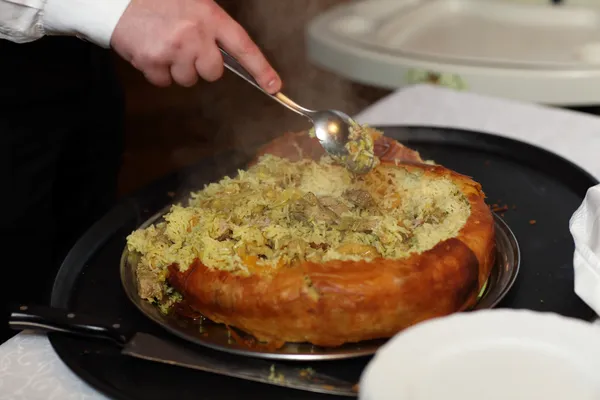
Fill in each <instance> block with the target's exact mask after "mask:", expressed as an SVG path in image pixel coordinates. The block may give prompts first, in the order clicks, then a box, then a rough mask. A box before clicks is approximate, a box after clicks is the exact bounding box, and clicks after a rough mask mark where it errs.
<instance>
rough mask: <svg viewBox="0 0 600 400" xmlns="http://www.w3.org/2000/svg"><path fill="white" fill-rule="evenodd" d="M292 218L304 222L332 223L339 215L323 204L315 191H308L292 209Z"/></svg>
mask: <svg viewBox="0 0 600 400" xmlns="http://www.w3.org/2000/svg"><path fill="white" fill-rule="evenodd" d="M290 213H291V216H292V218H295V219H296V220H298V221H303V222H311V221H316V222H326V223H332V222H335V221H336V220H337V219H338V215H337V214H336V213H335V212H333V211H332V210H330V209H329V208H327V207H325V206H323V205H322V204H321V203H320V202H319V199H318V198H317V196H315V194H314V193H307V194H306V195H305V196H304V197H303V198H301V199H299V200H297V201H296V202H295V203H294V204H293V205H292V207H291V210H290Z"/></svg>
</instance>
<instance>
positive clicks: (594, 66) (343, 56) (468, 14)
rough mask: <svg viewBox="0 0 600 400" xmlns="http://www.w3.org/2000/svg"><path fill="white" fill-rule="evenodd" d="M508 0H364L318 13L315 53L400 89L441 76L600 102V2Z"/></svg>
mask: <svg viewBox="0 0 600 400" xmlns="http://www.w3.org/2000/svg"><path fill="white" fill-rule="evenodd" d="M529 3H530V2H529V1H514V0H513V1H509V0H359V1H352V2H344V3H343V4H342V5H340V6H338V7H334V8H333V9H331V10H328V11H326V12H325V13H323V14H321V15H319V16H318V17H316V18H315V19H314V20H313V21H311V22H310V24H309V26H308V28H307V41H306V42H307V46H308V47H307V48H308V55H309V57H310V58H311V59H312V60H313V61H314V62H316V63H317V64H319V65H321V66H323V67H325V68H328V69H331V70H333V71H335V72H337V73H339V74H340V75H342V76H345V77H347V78H350V79H352V80H356V81H358V82H363V83H367V84H372V85H377V86H383V87H387V88H398V87H402V86H405V85H408V84H413V83H421V82H435V83H437V84H440V85H444V86H449V87H453V88H456V89H467V90H471V91H474V92H480V93H484V94H488V95H493V96H500V97H509V98H516V99H520V100H527V101H537V102H542V103H548V104H559V105H576V104H597V103H598V102H600V91H599V90H597V87H598V86H600V8H599V7H598V5H599V3H600V2H598V1H597V0H596V1H595V2H591V3H590V4H595V5H596V6H595V7H593V6H588V7H586V6H582V5H576V4H575V5H574V4H573V3H572V2H571V1H566V2H565V4H564V5H561V6H553V5H551V2H550V0H548V1H546V2H543V3H540V2H531V4H529Z"/></svg>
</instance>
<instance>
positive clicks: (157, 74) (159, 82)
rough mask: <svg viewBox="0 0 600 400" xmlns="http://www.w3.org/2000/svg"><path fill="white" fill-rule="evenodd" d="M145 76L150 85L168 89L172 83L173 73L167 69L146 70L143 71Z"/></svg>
mask: <svg viewBox="0 0 600 400" xmlns="http://www.w3.org/2000/svg"><path fill="white" fill-rule="evenodd" d="M143 72H144V76H145V77H146V79H147V80H148V81H150V83H152V84H153V85H156V86H159V87H167V86H170V85H171V83H172V79H171V73H170V72H169V69H168V68H167V67H162V68H152V69H150V68H146V69H144V70H143Z"/></svg>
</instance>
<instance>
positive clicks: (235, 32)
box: [216, 11, 281, 93]
mask: <svg viewBox="0 0 600 400" xmlns="http://www.w3.org/2000/svg"><path fill="white" fill-rule="evenodd" d="M222 12H223V13H224V14H225V15H226V16H222V17H221V18H220V19H219V20H220V24H219V26H218V27H217V34H216V40H217V42H218V43H220V44H221V45H222V46H223V48H224V49H225V50H227V52H228V53H229V54H231V55H232V56H233V57H235V58H236V59H237V60H238V61H239V62H240V64H242V65H243V66H244V67H245V68H246V69H247V70H248V72H250V74H251V75H252V76H253V77H254V79H256V81H257V82H258V84H259V85H260V86H261V87H262V88H263V89H265V90H266V91H268V92H269V93H276V92H278V91H279V90H281V79H280V77H279V75H278V74H277V72H275V70H274V69H273V67H272V66H271V64H269V62H268V61H267V59H266V58H265V56H264V55H263V53H262V52H261V51H260V49H259V48H258V46H257V45H256V44H255V43H254V42H253V41H252V39H250V36H248V33H247V32H246V31H245V30H244V28H242V27H241V26H240V25H239V24H238V23H237V22H235V21H234V20H233V19H232V18H231V17H229V15H227V14H226V13H225V11H222Z"/></svg>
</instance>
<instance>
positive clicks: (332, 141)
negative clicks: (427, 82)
mask: <svg viewBox="0 0 600 400" xmlns="http://www.w3.org/2000/svg"><path fill="white" fill-rule="evenodd" d="M219 49H220V50H221V53H222V55H223V62H224V64H225V67H226V68H227V69H229V70H230V71H231V72H233V73H235V74H236V75H238V76H239V77H241V78H242V79H244V80H245V81H247V82H248V83H250V84H251V85H253V86H254V87H256V88H257V89H259V90H260V91H261V92H263V93H264V94H266V95H267V96H269V97H271V98H272V99H274V100H275V101H277V102H279V103H280V104H282V105H284V106H285V107H287V108H289V109H290V110H292V111H294V112H296V113H298V114H300V115H302V116H303V117H306V118H308V119H309V120H310V121H311V122H312V124H313V126H314V128H315V136H316V137H317V139H318V140H319V142H320V143H321V146H323V148H324V149H325V151H326V152H327V153H329V154H330V155H332V156H333V157H334V158H335V159H336V160H343V162H344V164H345V167H346V168H347V169H349V170H350V171H352V172H354V173H357V174H363V173H366V172H369V171H370V170H371V168H373V165H374V159H371V161H370V162H367V163H366V164H362V163H361V164H359V163H354V162H352V160H351V157H348V156H349V152H348V149H347V148H346V145H347V144H348V143H349V142H350V141H351V139H350V129H351V125H352V124H355V125H356V122H354V121H353V120H352V118H350V117H349V116H348V115H346V114H344V113H343V112H341V111H337V110H322V111H316V110H310V109H308V108H304V107H302V106H300V105H298V104H297V103H296V102H294V101H292V100H291V99H290V98H289V97H287V96H286V95H284V94H283V93H281V92H278V93H275V94H270V93H268V92H266V91H265V90H263V88H261V87H260V85H259V84H258V82H256V80H255V79H254V78H253V77H252V75H250V73H249V72H248V71H246V69H245V68H244V67H243V66H242V65H241V64H240V63H239V62H238V61H237V60H236V59H235V58H233V57H232V56H231V55H230V54H229V53H227V51H225V50H223V49H222V48H220V47H219Z"/></svg>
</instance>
